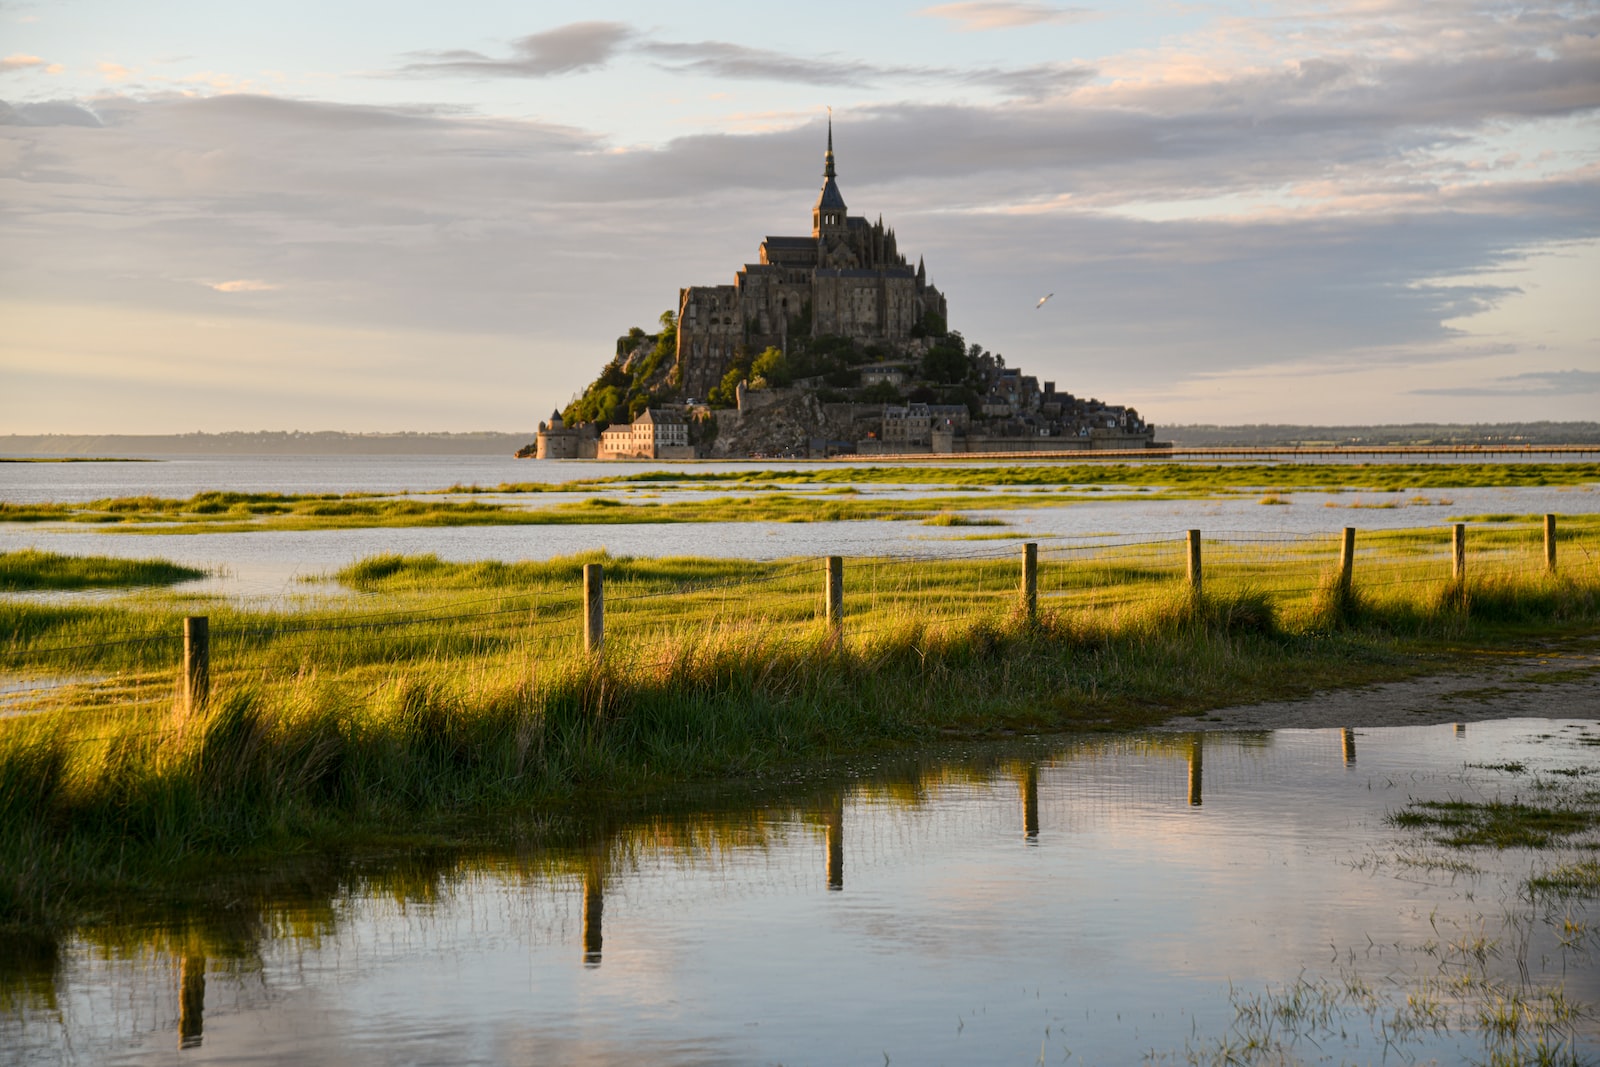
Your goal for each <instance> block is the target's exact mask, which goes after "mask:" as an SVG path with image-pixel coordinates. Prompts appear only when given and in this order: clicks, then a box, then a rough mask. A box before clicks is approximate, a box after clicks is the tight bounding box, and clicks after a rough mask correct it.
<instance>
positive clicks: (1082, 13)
mask: <svg viewBox="0 0 1600 1067" xmlns="http://www.w3.org/2000/svg"><path fill="white" fill-rule="evenodd" d="M917 14H919V15H925V16H927V17H928V18H936V19H947V20H949V21H950V22H953V23H955V24H956V29H958V30H961V31H962V32H963V33H972V32H975V31H982V30H1009V29H1014V28H1015V27H1018V26H1035V25H1038V24H1039V23H1042V22H1085V21H1087V20H1089V19H1095V18H1099V17H1101V16H1100V13H1099V12H1097V11H1093V10H1091V9H1089V8H1085V7H1057V6H1056V5H1054V4H1040V3H1033V2H1031V0H967V2H965V3H957V4H937V5H935V6H933V7H925V8H923V9H922V10H921V11H918V12H917Z"/></svg>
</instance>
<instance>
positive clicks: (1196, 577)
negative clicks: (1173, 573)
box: [1189, 530, 1200, 596]
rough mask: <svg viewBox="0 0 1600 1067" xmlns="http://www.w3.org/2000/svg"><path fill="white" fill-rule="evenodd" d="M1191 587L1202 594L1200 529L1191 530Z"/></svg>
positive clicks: (1195, 593)
mask: <svg viewBox="0 0 1600 1067" xmlns="http://www.w3.org/2000/svg"><path fill="white" fill-rule="evenodd" d="M1189 588H1190V590H1191V591H1193V593H1194V595H1195V596H1199V595H1200V531H1199V530H1190V531H1189Z"/></svg>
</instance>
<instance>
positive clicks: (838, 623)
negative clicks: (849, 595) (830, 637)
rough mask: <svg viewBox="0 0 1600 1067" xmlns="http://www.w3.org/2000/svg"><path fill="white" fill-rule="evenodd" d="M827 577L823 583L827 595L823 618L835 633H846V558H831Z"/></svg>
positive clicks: (829, 558)
mask: <svg viewBox="0 0 1600 1067" xmlns="http://www.w3.org/2000/svg"><path fill="white" fill-rule="evenodd" d="M826 574H827V577H826V579H825V580H824V582H823V592H824V594H825V599H824V607H823V618H824V619H825V620H826V621H827V623H828V625H829V626H831V627H832V628H833V632H834V633H843V632H844V557H843V556H829V557H828V568H827V572H826Z"/></svg>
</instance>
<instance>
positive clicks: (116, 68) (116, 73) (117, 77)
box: [94, 61, 133, 82]
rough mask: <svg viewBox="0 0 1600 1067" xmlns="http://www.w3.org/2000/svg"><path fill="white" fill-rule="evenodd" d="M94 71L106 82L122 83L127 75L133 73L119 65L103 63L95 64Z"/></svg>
mask: <svg viewBox="0 0 1600 1067" xmlns="http://www.w3.org/2000/svg"><path fill="white" fill-rule="evenodd" d="M94 69H95V70H98V71H99V72H100V74H101V76H102V77H104V78H105V80H106V81H108V82H119V81H122V80H123V79H125V78H127V77H128V75H130V74H132V73H133V71H131V70H129V69H128V68H127V67H124V66H123V65H122V64H121V63H111V62H105V61H103V62H100V63H96V64H95V65H94Z"/></svg>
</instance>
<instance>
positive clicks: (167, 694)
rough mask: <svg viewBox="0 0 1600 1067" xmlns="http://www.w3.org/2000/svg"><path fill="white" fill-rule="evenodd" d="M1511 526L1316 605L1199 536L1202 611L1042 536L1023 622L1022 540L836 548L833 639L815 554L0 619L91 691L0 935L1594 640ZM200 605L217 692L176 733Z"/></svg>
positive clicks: (384, 574) (1160, 557)
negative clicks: (365, 843) (583, 797)
mask: <svg viewBox="0 0 1600 1067" xmlns="http://www.w3.org/2000/svg"><path fill="white" fill-rule="evenodd" d="M1532 538H1533V534H1532V533H1531V532H1530V531H1529V530H1528V529H1526V528H1523V527H1517V528H1514V529H1512V528H1507V529H1505V530H1500V531H1497V532H1496V533H1495V534H1494V536H1488V535H1486V536H1485V537H1484V538H1483V540H1484V541H1485V553H1484V554H1483V556H1482V557H1481V558H1480V557H1479V556H1474V557H1473V561H1472V564H1471V568H1472V569H1470V570H1469V575H1468V578H1467V580H1465V581H1462V582H1457V581H1453V580H1452V579H1451V578H1450V575H1449V567H1448V560H1447V551H1448V548H1447V544H1446V543H1445V540H1444V538H1443V537H1442V536H1441V532H1440V531H1438V530H1432V531H1401V532H1397V533H1394V534H1390V535H1374V536H1372V537H1370V538H1367V539H1365V540H1364V541H1363V548H1362V552H1363V553H1365V554H1358V558H1357V561H1356V570H1355V584H1354V589H1355V590H1356V592H1355V594H1353V595H1352V596H1351V597H1349V598H1348V599H1347V600H1345V601H1343V602H1340V603H1337V604H1330V602H1329V596H1330V593H1329V589H1330V585H1329V582H1330V578H1329V574H1330V571H1331V569H1332V568H1333V567H1334V566H1335V564H1336V561H1337V554H1338V547H1337V540H1336V539H1335V538H1332V537H1329V538H1323V539H1284V538H1268V539H1247V538H1237V539H1233V540H1231V541H1230V540H1219V541H1215V542H1211V541H1208V542H1206V544H1205V546H1204V551H1205V579H1204V586H1203V593H1196V592H1195V591H1194V590H1192V589H1191V588H1190V587H1189V586H1188V585H1187V584H1186V582H1185V579H1184V570H1183V566H1184V553H1183V543H1182V541H1181V540H1179V539H1162V538H1153V539H1146V540H1134V539H1120V540H1118V539H1112V538H1096V539H1092V540H1090V541H1088V542H1085V543H1067V544H1058V543H1051V544H1047V545H1044V546H1041V550H1040V555H1039V559H1040V573H1039V582H1038V588H1039V612H1038V614H1037V616H1036V617H1033V618H1029V617H1027V616H1025V615H1023V614H1021V613H1020V611H1019V606H1018V580H1019V569H1018V555H1019V554H1018V553H1017V552H1016V551H1015V550H1014V549H1012V548H1006V547H1001V546H974V547H973V548H972V549H971V550H970V552H968V553H967V554H965V555H964V556H957V557H953V558H948V557H947V558H938V559H915V558H872V559H852V560H849V561H847V563H846V570H845V574H846V588H847V593H846V599H845V616H844V619H843V626H842V630H841V631H840V632H835V631H834V630H833V629H831V628H830V627H827V626H826V625H824V624H823V623H822V622H821V621H820V620H819V615H820V614H821V607H822V604H821V601H822V570H821V563H820V561H819V560H812V559H791V560H779V561H771V562H755V561H738V560H712V559H699V558H667V559H629V558H619V557H610V556H606V555H604V554H603V553H592V554H586V555H581V556H572V557H565V558H560V559H555V560H549V561H544V562H522V563H499V562H484V563H451V562H446V561H443V560H440V559H438V558H437V557H433V556H394V555H389V556H378V557H373V558H369V559H367V560H364V561H361V562H359V563H357V564H355V565H352V566H351V567H348V568H346V569H345V570H343V571H340V572H339V573H338V574H336V575H330V576H329V581H336V582H338V583H340V584H342V585H343V586H344V587H346V588H347V589H349V590H353V591H354V592H355V595H354V596H353V597H352V598H350V599H347V600H345V601H340V602H333V603H328V604H323V605H321V606H318V605H316V604H313V605H312V606H310V607H308V608H306V609H305V610H302V611H297V612H294V613H272V612H257V611H247V610H243V609H241V608H238V607H235V606H230V605H228V604H226V603H217V602H209V603H206V602H202V603H196V602H194V601H188V600H184V599H182V598H180V597H176V596H152V595H149V594H145V595H142V596H141V597H139V598H135V599H129V600H125V601H118V602H113V603H96V604H40V603H24V602H18V601H0V633H4V634H7V635H8V637H7V638H6V640H5V643H4V645H3V646H0V669H4V670H7V671H9V672H12V673H15V674H29V675H42V676H48V675H50V674H52V673H53V674H56V675H74V676H83V675H94V676H96V677H97V678H98V680H97V681H95V682H93V683H88V684H83V685H74V686H66V687H63V688H59V689H54V690H51V691H49V692H47V693H44V694H43V695H41V696H40V697H39V699H38V700H37V702H36V703H35V705H34V706H33V707H32V708H30V709H28V710H31V711H32V714H28V715H24V716H16V717H13V718H11V719H8V720H0V872H4V873H3V876H0V923H3V924H9V925H13V926H18V925H22V926H26V925H29V924H38V923H48V922H51V921H54V920H56V919H60V918H62V917H64V916H67V915H70V914H74V913H76V911H78V910H79V909H81V908H83V907H85V906H88V903H86V902H92V901H93V900H96V899H103V898H104V897H105V896H106V895H107V894H112V893H116V892H120V891H123V890H125V889H126V888H128V887H129V886H138V885H145V884H151V883H159V882H160V880H161V879H163V878H166V877H170V876H171V872H172V871H174V870H181V869H183V868H184V866H185V865H186V864H189V863H192V862H199V861H201V860H204V859H205V858H206V857H215V856H219V855H232V854H238V853H242V852H249V851H253V850H259V849H269V850H281V849H285V848H294V847H299V846H301V845H303V844H305V843H307V842H313V841H328V840H338V839H340V838H341V837H347V836H350V835H356V836H360V835H378V836H382V835H392V834H396V833H401V834H418V833H420V834H428V833H444V832H447V831H448V829H449V828H450V827H451V826H453V825H455V823H456V821H457V820H460V819H462V818H476V817H481V816H483V815H484V814H486V813H488V812H491V811H500V810H505V809H507V808H510V807H526V806H528V805H539V804H542V803H545V802H548V801H555V800H562V799H564V798H570V797H572V796H573V795H575V794H579V793H582V792H585V791H588V790H597V789H599V790H609V791H615V790H628V789H633V788H639V787H644V786H647V785H653V784H657V783H660V782H664V781H672V780H681V779H687V778H696V777H729V776H732V777H747V776H751V775H759V774H761V773H763V772H764V771H765V770H767V769H768V768H773V767H777V766H780V765H783V764H786V763H793V762H794V761H797V760H802V759H807V758H813V757H819V756H828V755H832V754H838V753H844V752H853V751H860V750H862V749H870V748H872V747H874V746H879V745H889V744H897V743H905V742H909V741H917V740H923V739H929V738H934V737H938V736H942V735H947V734H950V733H956V734H973V735H982V734H992V733H995V732H1004V731H1043V730H1071V729H1092V730H1101V729H1126V728H1131V727H1137V726H1142V725H1147V724H1151V723H1154V722H1159V721H1162V720H1164V719H1166V718H1167V717H1169V716H1170V715H1172V714H1174V713H1190V714H1193V713H1199V712H1201V711H1203V710H1205V709H1208V708H1212V707H1217V706H1220V705H1223V704H1227V703H1235V702H1239V701H1242V700H1250V699H1255V698H1274V697H1285V696H1294V695H1302V694H1307V693H1310V692H1312V691H1315V690H1317V689H1320V688H1327V687H1330V686H1336V685H1343V684H1357V683H1363V682H1369V681H1374V680H1378V679H1383V678H1393V677H1399V676H1403V675H1405V674H1407V673H1410V672H1414V671H1416V670H1418V669H1419V667H1418V665H1417V662H1416V660H1415V659H1414V658H1413V657H1411V656H1409V655H1408V654H1407V651H1408V650H1409V649H1412V648H1415V647H1429V648H1438V647H1442V645H1443V644H1447V643H1460V642H1463V641H1467V642H1470V643H1476V644H1484V643H1490V644H1492V643H1494V642H1495V641H1497V640H1510V639H1515V638H1517V637H1519V636H1521V635H1525V634H1527V633H1529V632H1538V633H1541V634H1550V633H1561V632H1564V631H1566V630H1569V629H1573V628H1576V629H1592V627H1593V625H1594V623H1595V621H1596V619H1597V617H1600V568H1597V567H1596V565H1595V564H1594V563H1593V562H1590V561H1587V557H1581V556H1579V557H1578V558H1575V559H1574V560H1573V561H1572V562H1571V563H1570V564H1566V563H1564V564H1563V567H1562V570H1561V571H1559V572H1558V573H1557V574H1556V575H1550V574H1546V573H1545V572H1544V571H1543V569H1542V566H1541V565H1540V563H1539V562H1536V561H1542V556H1540V555H1539V553H1538V546H1537V543H1536V542H1535V541H1534V540H1533V539H1532ZM1496 553H1499V555H1496ZM586 563H602V564H603V565H604V567H605V570H606V579H607V580H606V594H607V610H606V616H607V632H606V645H605V651H604V654H603V655H590V654H587V653H585V652H583V651H582V650H581V647H580V642H579V634H580V590H581V583H580V575H581V572H582V568H583V566H584V565H585V564H586ZM197 612H204V613H206V614H208V615H209V617H210V621H211V633H212V649H211V662H212V673H213V679H214V692H213V697H212V700H211V703H210V704H209V706H207V707H206V708H203V709H200V710H197V711H195V712H194V713H183V712H180V711H178V710H175V700H174V694H175V687H176V680H177V679H176V675H177V661H178V655H179V648H180V642H179V640H178V634H179V632H180V629H179V623H180V620H181V618H182V616H184V615H185V614H193V613H197Z"/></svg>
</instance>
